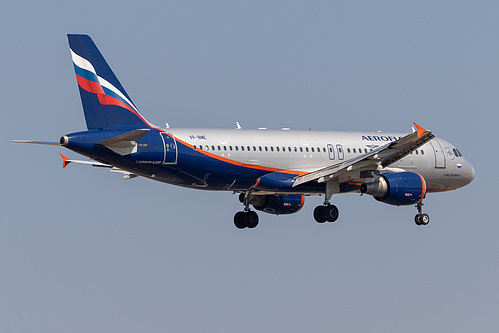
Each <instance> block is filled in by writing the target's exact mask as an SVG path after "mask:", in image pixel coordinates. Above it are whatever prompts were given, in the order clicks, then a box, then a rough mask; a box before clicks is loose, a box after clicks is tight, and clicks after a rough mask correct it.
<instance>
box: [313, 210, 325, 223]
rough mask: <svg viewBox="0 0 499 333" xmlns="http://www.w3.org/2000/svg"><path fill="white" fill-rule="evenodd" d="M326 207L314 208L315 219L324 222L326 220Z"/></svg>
mask: <svg viewBox="0 0 499 333" xmlns="http://www.w3.org/2000/svg"><path fill="white" fill-rule="evenodd" d="M324 208H325V206H317V207H315V209H314V219H315V221H317V222H318V223H324V222H326V218H325V217H324V213H323V212H324Z"/></svg>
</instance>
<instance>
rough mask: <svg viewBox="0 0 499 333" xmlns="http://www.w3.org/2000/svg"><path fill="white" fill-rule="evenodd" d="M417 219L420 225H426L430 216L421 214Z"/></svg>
mask: <svg viewBox="0 0 499 333" xmlns="http://www.w3.org/2000/svg"><path fill="white" fill-rule="evenodd" d="M419 220H420V221H421V224H422V225H427V224H428V223H430V216H429V215H428V214H421V217H420V218H419Z"/></svg>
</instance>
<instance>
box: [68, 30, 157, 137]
mask: <svg viewBox="0 0 499 333" xmlns="http://www.w3.org/2000/svg"><path fill="white" fill-rule="evenodd" d="M68 40H69V47H70V51H71V58H72V59H73V65H74V69H75V74H76V80H77V82H78V87H79V89H80V96H81V102H82V105H83V112H84V113H85V120H86V122H87V128H88V129H89V130H98V129H110V128H147V127H150V126H151V125H150V124H149V123H148V122H147V121H146V120H145V119H144V117H142V115H141V114H140V113H139V111H138V110H137V108H136V107H135V105H134V104H133V102H132V100H131V99H130V97H129V96H128V94H127V93H126V91H125V89H124V88H123V86H122V85H121V83H120V82H119V81H118V78H117V77H116V76H115V75H114V73H113V71H112V70H111V68H110V67H109V65H108V64H107V62H106V60H105V59H104V57H103V56H102V54H101V53H100V51H99V49H97V46H96V45H95V44H94V42H93V41H92V39H91V38H90V37H89V36H87V35H68Z"/></svg>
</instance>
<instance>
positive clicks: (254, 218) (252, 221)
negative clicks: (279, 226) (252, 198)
mask: <svg viewBox="0 0 499 333" xmlns="http://www.w3.org/2000/svg"><path fill="white" fill-rule="evenodd" d="M248 194H249V193H248V192H246V193H241V199H242V198H243V195H244V199H243V200H242V202H243V204H244V211H242V212H237V213H236V215H234V225H235V226H236V228H238V229H244V228H251V229H252V228H255V227H256V226H257V225H258V214H257V213H256V212H254V211H252V210H250V208H249V199H248Z"/></svg>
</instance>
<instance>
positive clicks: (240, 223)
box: [234, 212, 246, 229]
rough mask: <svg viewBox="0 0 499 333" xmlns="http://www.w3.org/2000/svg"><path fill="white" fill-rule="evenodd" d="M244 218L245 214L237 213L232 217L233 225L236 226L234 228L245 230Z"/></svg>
mask: <svg viewBox="0 0 499 333" xmlns="http://www.w3.org/2000/svg"><path fill="white" fill-rule="evenodd" d="M245 217H246V214H245V213H244V212H237V213H236V215H234V225H235V226H236V228H238V229H244V228H246V223H245Z"/></svg>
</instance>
